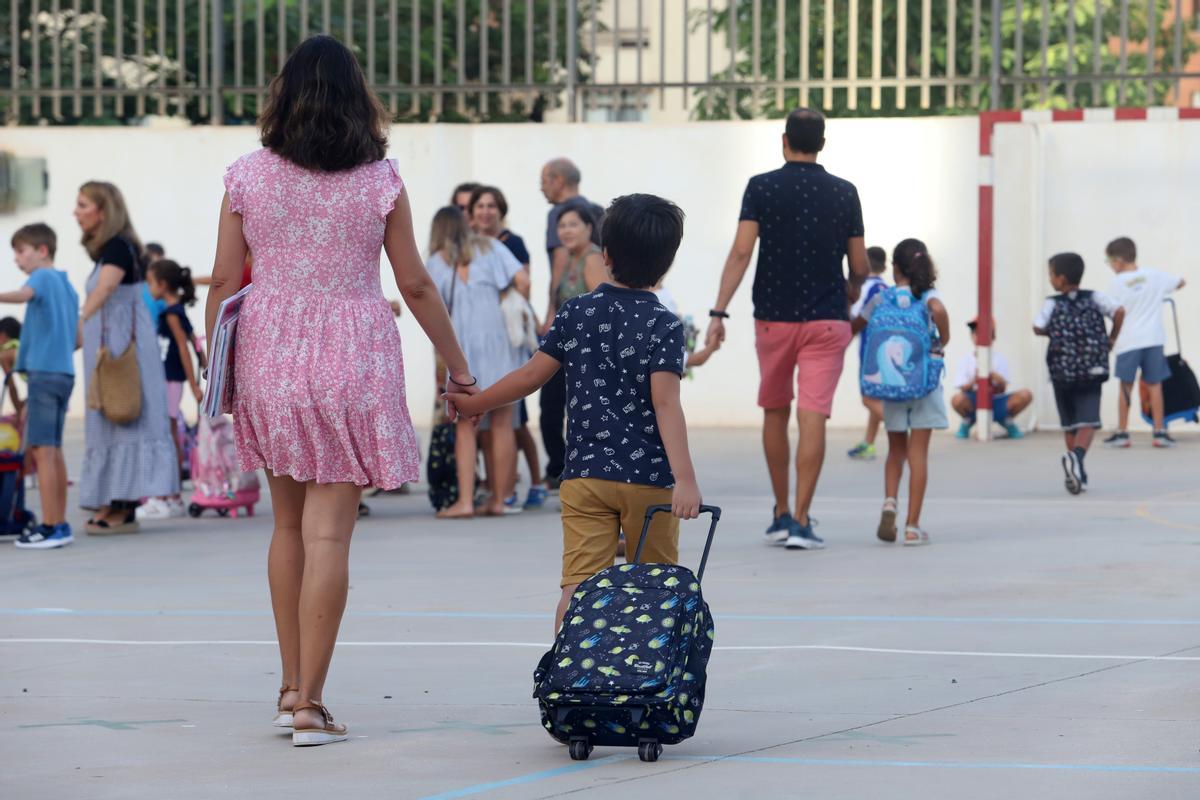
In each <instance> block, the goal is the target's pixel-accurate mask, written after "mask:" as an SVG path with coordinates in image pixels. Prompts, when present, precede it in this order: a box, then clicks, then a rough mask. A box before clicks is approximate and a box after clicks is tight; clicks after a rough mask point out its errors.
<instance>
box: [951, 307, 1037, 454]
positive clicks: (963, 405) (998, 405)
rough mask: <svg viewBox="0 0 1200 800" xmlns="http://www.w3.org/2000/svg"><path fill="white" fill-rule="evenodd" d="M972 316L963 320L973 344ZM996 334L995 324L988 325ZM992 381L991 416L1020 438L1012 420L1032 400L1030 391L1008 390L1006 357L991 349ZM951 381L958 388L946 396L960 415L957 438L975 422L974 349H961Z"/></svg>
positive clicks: (976, 381) (1011, 435)
mask: <svg viewBox="0 0 1200 800" xmlns="http://www.w3.org/2000/svg"><path fill="white" fill-rule="evenodd" d="M976 324H977V321H976V320H971V321H970V322H968V323H967V327H968V328H970V329H971V342H972V343H973V344H975V346H976V347H978V346H979V343H978V342H977V341H976V338H975V326H976ZM995 335H996V327H995V325H993V326H992V336H993V337H995ZM989 377H990V378H991V384H992V419H994V420H995V421H996V423H997V424H999V425H1001V426H1002V427H1003V428H1004V430H1005V431H1007V432H1008V438H1010V439H1020V438H1021V437H1022V436H1024V435H1025V434H1024V433H1022V432H1021V428H1020V427H1019V426H1018V425H1017V423H1016V418H1017V415H1018V414H1020V413H1021V412H1022V411H1024V410H1025V409H1026V408H1029V405H1030V404H1031V403H1032V402H1033V392H1031V391H1029V390H1028V389H1017V390H1016V391H1009V385H1010V382H1011V381H1012V375H1011V373H1010V372H1009V369H1008V359H1007V358H1005V357H1004V355H1003V354H1002V353H999V352H997V351H996V350H994V349H993V350H992V374H991V375H990V376H989ZM954 385H955V386H956V387H957V388H958V392H957V393H956V394H955V395H954V397H952V398H951V399H950V406H951V407H952V408H953V409H954V410H955V411H956V412H957V413H958V415H959V416H960V417H962V423H961V424H959V426H958V432H957V433H955V436H957V437H958V438H959V439H966V438H968V437H969V436H970V435H971V428H973V427H974V426H975V390H976V388H977V387H978V385H979V378H978V366H977V362H976V361H975V350H974V349H972V350H971V351H970V352H968V353H964V354H963V357H962V358H960V359H959V360H958V366H957V367H956V369H955V372H954Z"/></svg>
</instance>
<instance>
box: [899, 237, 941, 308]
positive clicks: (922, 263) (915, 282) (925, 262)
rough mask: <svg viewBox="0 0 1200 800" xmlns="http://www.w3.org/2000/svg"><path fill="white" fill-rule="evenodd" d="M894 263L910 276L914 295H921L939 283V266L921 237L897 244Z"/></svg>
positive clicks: (909, 281)
mask: <svg viewBox="0 0 1200 800" xmlns="http://www.w3.org/2000/svg"><path fill="white" fill-rule="evenodd" d="M892 263H894V264H895V265H896V268H897V269H899V270H900V274H901V275H903V276H904V277H906V278H908V285H909V286H910V287H911V288H912V293H913V297H921V296H922V295H924V294H925V293H926V292H928V291H929V290H930V289H932V288H933V285H934V284H935V283H937V267H935V266H934V265H933V259H932V258H930V257H929V248H928V247H926V246H925V243H924V242H922V241H921V240H920V239H905V240H904V241H903V242H901V243H900V244H898V245H896V249H895V250H893V251H892Z"/></svg>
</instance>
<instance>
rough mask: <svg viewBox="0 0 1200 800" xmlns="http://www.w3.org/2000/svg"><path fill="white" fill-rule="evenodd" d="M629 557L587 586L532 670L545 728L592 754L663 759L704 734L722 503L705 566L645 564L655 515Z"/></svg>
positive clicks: (578, 752) (706, 509)
mask: <svg viewBox="0 0 1200 800" xmlns="http://www.w3.org/2000/svg"><path fill="white" fill-rule="evenodd" d="M659 512H666V513H670V512H671V507H670V506H651V507H650V508H649V509H648V510H647V511H646V521H645V524H644V525H643V527H642V538H641V539H640V540H639V542H638V549H637V552H636V553H635V554H634V557H633V560H632V561H631V562H630V563H628V564H622V565H620V566H613V567H608V568H607V569H604V570H601V571H600V572H598V573H596V574H595V575H593V576H592V577H590V578H588V579H587V580H586V581H584V582H583V583H581V584H579V588H578V589H577V590H576V592H575V594H574V599H573V600H572V602H571V605H570V606H569V607H568V609H567V612H566V614H565V615H564V616H563V624H562V628H560V629H559V632H558V637H557V638H556V639H555V641H554V646H553V647H552V648H551V649H550V651H549V652H547V653H546V655H544V656H543V657H542V660H541V662H540V663H539V664H538V667H537V670H535V671H534V673H533V680H534V684H535V688H534V691H533V696H534V698H536V699H537V701H538V706H539V707H540V709H541V715H542V725H543V726H544V727H545V728H546V730H547V731H549V733H550V735H551V736H552V737H554V738H555V739H557V740H558V741H560V742H563V743H565V744H568V745H569V746H570V754H571V758H573V759H575V760H577V761H582V760H584V759H586V758H587V757H588V756H589V755H590V754H591V751H592V748H593V747H595V746H596V745H606V746H615V747H637V748H638V756H639V757H640V758H641V759H642V760H643V761H657V760H658V756H659V755H660V754H661V753H662V746H663V745H664V744H677V743H678V742H681V741H683V740H684V739H687V738H689V737H691V736H692V735H693V734H694V733H695V732H696V725H697V724H698V723H699V721H700V711H701V709H702V708H703V707H704V689H705V683H706V681H707V675H708V673H707V668H708V658H709V655H710V654H711V653H712V646H713V622H712V615H711V614H710V613H709V610H708V604H707V603H705V602H704V595H703V594H702V593H701V591H700V580H701V578H703V576H704V565H705V563H706V562H707V561H708V552H709V549H710V548H711V547H712V541H713V534H714V533H715V532H716V529H717V522H718V521H719V520H720V518H721V510H720V509H719V508H716V507H714V506H702V507H701V513H709V514H711V515H712V524H711V525H710V526H709V530H708V539H707V541H706V542H705V545H704V555H703V557H702V558H701V560H700V569H699V571H698V572H697V573H695V574H694V573H693V572H692V571H691V570H690V569H688V568H687V567H682V566H679V565H678V564H642V563H639V562H640V560H641V554H642V547H643V546H644V545H645V542H646V531H647V530H648V529H649V527H650V520H651V518H652V517H653V516H654V514H656V513H659Z"/></svg>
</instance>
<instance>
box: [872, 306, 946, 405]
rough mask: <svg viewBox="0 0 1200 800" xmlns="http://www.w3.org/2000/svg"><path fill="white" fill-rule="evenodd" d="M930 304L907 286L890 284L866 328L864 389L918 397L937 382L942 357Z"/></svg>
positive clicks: (874, 393)
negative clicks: (935, 343) (935, 341)
mask: <svg viewBox="0 0 1200 800" xmlns="http://www.w3.org/2000/svg"><path fill="white" fill-rule="evenodd" d="M930 322H931V320H930V316H929V308H928V307H927V306H926V305H925V301H924V299H921V300H918V299H916V298H915V297H913V295H912V292H910V291H909V290H908V289H907V288H903V289H902V288H900V287H895V286H893V287H891V288H888V289H885V290H884V291H883V292H882V293H880V295H879V303H878V305H877V306H876V307H875V310H874V312H873V313H872V314H871V319H870V321H869V322H868V323H867V328H866V330H865V331H863V334H862V335H863V342H864V350H863V358H862V378H861V380H860V383H861V387H862V393H863V394H864V395H865V396H867V397H875V398H878V399H880V400H915V399H917V398H919V397H924V396H925V395H927V394H929V393H930V392H932V391H933V390H934V389H936V388H937V387H938V383H939V382H940V381H941V377H942V359H941V357H939V356H937V355H935V354H934V352H933V334H932V333H931V332H930V331H931V324H930Z"/></svg>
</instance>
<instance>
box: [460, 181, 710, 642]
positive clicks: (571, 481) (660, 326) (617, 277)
mask: <svg viewBox="0 0 1200 800" xmlns="http://www.w3.org/2000/svg"><path fill="white" fill-rule="evenodd" d="M682 238H683V212H682V211H681V210H680V209H679V207H678V206H676V205H675V204H674V203H671V202H670V201H667V200H664V199H662V198H661V197H655V196H654V195H647V194H634V195H627V196H625V197H621V198H618V199H617V200H615V201H614V202H613V204H612V206H611V207H610V208H609V209H608V212H607V213H606V214H605V217H604V231H603V236H602V239H603V241H604V262H605V266H607V268H608V271H609V273H610V280H609V281H608V282H606V283H602V284H600V285H599V286H598V287H596V289H595V290H594V291H593V292H591V293H588V294H583V295H580V296H578V297H575V298H572V299H571V300H568V301H567V302H566V303H564V304H563V305H562V307H561V308H560V309H559V311H558V314H557V315H556V317H555V319H554V324H553V326H552V327H551V328H550V331H549V333H548V334H547V336H546V340H545V342H544V343H543V344H542V347H541V349H540V350H539V351H538V352H537V353H535V354H534V356H533V358H532V359H530V361H529V362H528V363H526V364H525V366H523V367H521V368H520V369H517V370H516V371H514V372H511V373H509V374H508V375H506V376H505V377H503V378H501V379H500V380H499V381H498V382H497V383H495V384H493V385H492V386H491V387H490V388H488V389H487V390H485V391H483V392H481V393H479V394H476V395H473V396H468V395H467V394H466V393H465V392H463V391H461V388H456V387H455V386H454V384H453V383H452V384H451V388H452V389H454V391H451V392H450V393H448V394H447V398H448V399H449V400H450V401H451V402H452V403H453V404H454V406H455V407H456V408H457V409H458V412H459V413H460V414H463V415H465V416H468V417H476V416H478V415H480V414H483V413H485V412H486V411H488V410H490V409H493V408H497V407H499V406H504V405H508V404H510V403H513V402H515V401H516V400H518V399H520V398H522V397H524V396H526V395H528V394H531V393H533V392H534V391H536V390H537V389H538V388H539V387H541V386H542V385H544V384H545V383H546V382H547V381H549V380H550V379H551V378H552V377H554V375H555V374H556V373H557V372H558V371H559V370H560V369H561V370H563V372H564V377H565V378H566V385H567V441H566V444H567V453H566V463H565V467H564V471H563V476H562V477H563V482H562V485H561V487H560V489H559V497H560V499H561V501H562V523H563V569H562V580H561V581H560V584H559V585H560V586H561V587H562V596H561V598H560V600H559V604H558V611H557V613H556V615H555V628H556V630H557V627H558V624H559V622H560V621H561V619H562V615H563V613H564V612H565V610H566V607H567V604H568V602H569V601H570V599H571V595H572V594H573V593H574V591H575V587H576V586H578V585H579V584H580V583H581V582H583V581H584V580H585V579H586V578H588V577H590V576H591V575H593V574H595V573H597V572H599V571H600V570H601V569H604V568H605V567H609V566H612V563H613V557H614V554H615V552H616V549H617V537H618V535H619V533H620V532H621V530H622V528H623V529H624V530H625V532H626V534H627V535H628V537H629V539H630V541H629V547H631V548H633V549H634V550H636V549H637V546H638V540H639V538H640V536H641V529H642V520H643V518H644V515H645V513H646V507H647V506H650V505H658V504H666V505H670V506H671V507H672V510H673V512H674V516H673V517H666V516H657V517H655V519H654V521H653V522H652V524H651V526H650V530H649V533H648V534H647V536H648V537H649V538H648V539H647V541H646V546H645V550H644V560H646V561H648V562H659V563H675V562H677V561H678V559H679V519H694V518H695V517H696V516H698V514H699V511H700V489H699V487H698V486H697V484H696V474H695V470H694V469H693V467H692V459H691V455H690V453H689V451H688V441H687V425H686V423H685V422H684V418H683V408H682V406H681V405H680V402H679V383H680V378H681V377H682V375H683V371H684V365H683V360H684V338H683V324H682V323H681V322H680V321H679V319H678V318H677V317H676V316H675V315H674V314H672V313H671V312H670V311H668V310H667V309H666V308H665V307H664V306H663V305H662V303H660V302H659V301H658V298H657V297H655V295H654V292H653V291H652V288H653V287H654V286H656V285H657V284H658V282H659V281H660V280H661V279H662V277H663V275H665V274H666V272H667V270H668V269H669V268H670V266H671V262H672V261H673V260H674V259H675V251H676V250H677V249H678V248H679V242H680V240H681V239H682ZM463 388H466V387H463Z"/></svg>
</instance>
